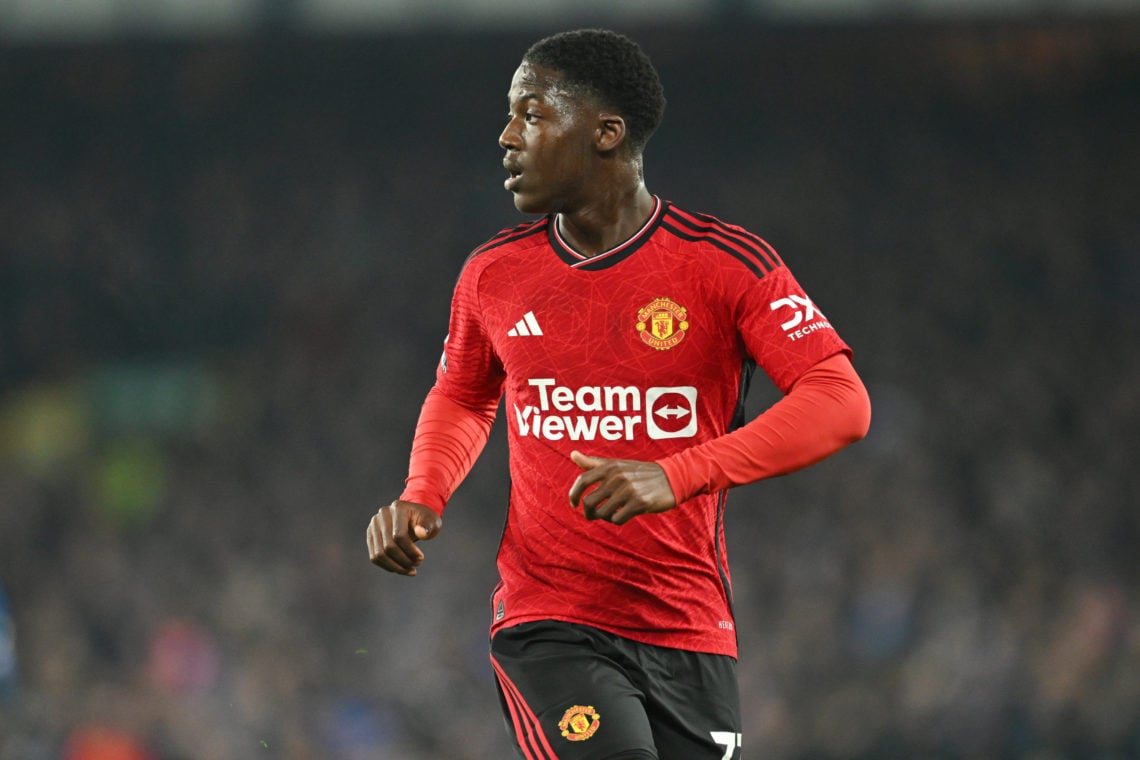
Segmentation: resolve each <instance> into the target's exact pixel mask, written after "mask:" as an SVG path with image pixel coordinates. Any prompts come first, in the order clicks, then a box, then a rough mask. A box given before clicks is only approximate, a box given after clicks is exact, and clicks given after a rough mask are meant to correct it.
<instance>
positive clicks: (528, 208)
mask: <svg viewBox="0 0 1140 760" xmlns="http://www.w3.org/2000/svg"><path fill="white" fill-rule="evenodd" d="M514 196H515V208H517V209H518V210H519V211H521V212H523V213H524V214H548V213H550V204H549V203H547V202H546V200H545V199H543V198H540V197H538V196H535V195H532V194H530V193H525V192H522V193H520V192H518V191H515V193H514Z"/></svg>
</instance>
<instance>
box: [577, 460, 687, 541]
mask: <svg viewBox="0 0 1140 760" xmlns="http://www.w3.org/2000/svg"><path fill="white" fill-rule="evenodd" d="M570 459H571V460H572V461H573V462H574V464H576V465H578V466H579V467H581V468H582V473H581V474H580V475H579V476H578V478H577V480H575V481H574V485H572V486H571V487H570V504H571V506H575V507H579V506H580V507H581V508H582V514H583V515H584V516H585V517H586V519H587V520H606V521H608V522H612V523H613V524H614V525H623V524H625V523H627V522H629V521H630V520H632V519H633V518H635V517H637V516H638V515H645V514H653V513H657V512H664V511H666V510H668V509H672V508H673V507H675V506H677V500H676V499H675V498H674V496H673V489H672V487H671V486H670V485H669V479H668V478H667V477H665V471H664V470H663V469H661V465H659V464H657V463H656V462H639V461H636V460H633V459H605V458H603V457H592V456H587V455H586V454H583V453H581V452H578V451H573V452H571V453H570Z"/></svg>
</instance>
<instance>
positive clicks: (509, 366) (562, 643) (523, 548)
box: [367, 29, 870, 760]
mask: <svg viewBox="0 0 1140 760" xmlns="http://www.w3.org/2000/svg"><path fill="white" fill-rule="evenodd" d="M508 102H509V111H508V115H507V124H506V127H505V128H504V129H503V132H502V134H501V135H500V136H499V145H500V147H501V148H502V149H503V151H504V157H503V167H504V168H505V169H506V171H507V179H506V181H505V183H504V185H505V187H506V189H507V190H508V191H510V192H511V194H512V195H513V196H514V202H515V206H516V207H517V208H518V209H519V210H520V211H522V212H524V213H526V214H537V215H540V216H539V218H537V219H535V220H533V221H529V222H526V223H524V224H520V225H519V226H517V227H514V228H512V229H507V230H503V231H502V232H499V233H498V234H497V235H495V236H494V237H492V238H490V239H489V240H487V242H485V243H483V244H482V245H480V246H479V247H477V248H476V249H475V250H474V251H473V252H472V253H471V255H470V256H469V257H468V259H467V261H466V262H465V264H464V266H463V269H462V272H461V274H460V276H459V280H458V283H457V284H456V287H455V291H454V294H453V299H452V305H451V318H450V329H449V333H448V336H447V337H446V339H445V340H444V354H443V357H442V359H441V361H440V364H439V367H438V369H437V371H436V382H435V385H434V387H433V388H432V389H431V391H430V392H429V393H428V395H427V398H426V399H425V401H424V404H423V408H422V411H421V414H420V419H419V423H418V426H417V428H416V434H415V439H414V442H413V444H412V451H411V462H410V465H409V474H408V478H407V484H406V488H405V489H404V491H403V493H401V494H400V497H399V498H398V499H397V500H395V501H393V502H392V503H391V504H389V505H387V506H385V507H383V508H381V509H380V510H379V512H377V514H376V515H374V516H373V517H372V520H371V522H370V524H369V526H368V531H367V536H368V549H369V553H370V556H371V559H372V562H373V563H375V564H377V565H379V566H380V567H382V568H384V569H385V570H388V571H390V572H393V573H399V574H402V575H415V574H416V572H417V568H418V567H419V566H420V564H421V563H422V561H423V559H424V554H423V552H422V551H421V550H420V547H419V546H418V545H417V542H418V541H422V540H426V539H430V538H432V537H434V536H435V535H436V534H437V533H438V532H439V530H440V527H441V525H442V515H443V512H444V508H445V507H446V505H447V502H448V498H449V497H450V495H451V494H452V492H453V491H454V490H455V488H456V486H457V485H458V484H459V483H460V481H461V480H462V479H463V478H464V476H465V475H466V474H467V472H468V471H469V470H470V468H471V465H472V464H473V462H474V460H475V458H476V457H477V456H478V455H479V453H480V451H481V450H482V449H483V446H484V444H485V443H486V441H487V437H488V434H489V431H490V428H491V423H492V421H493V419H494V417H495V414H496V410H497V408H498V405H499V401H500V398H502V397H504V396H505V402H504V407H503V413H504V414H505V415H506V417H507V429H508V439H509V446H510V477H511V491H510V499H509V504H508V505H507V514H506V527H505V529H504V532H503V537H502V542H501V545H500V547H499V552H498V560H497V561H498V568H499V572H500V575H501V581H500V583H499V584H498V585H497V587H496V588H495V590H494V594H493V596H492V600H491V609H490V615H491V637H492V638H491V662H492V665H493V669H494V672H495V675H496V677H497V680H498V691H499V698H500V702H501V704H502V709H503V715H504V718H505V720H506V725H507V729H508V732H509V734H510V736H511V739H512V740H513V742H514V744H515V747H516V750H517V754H518V756H519V757H522V758H526V759H527V760H540V759H541V760H550V759H552V758H560V759H563V760H586V759H587V758H589V759H591V760H595V759H597V760H600V759H602V758H611V759H616V758H639V759H640V758H646V759H648V758H658V759H659V760H728V759H733V758H739V757H740V752H741V745H742V736H741V733H742V731H741V716H740V705H739V696H738V687H737V678H736V655H737V641H736V623H735V622H734V617H733V609H732V604H733V603H732V590H731V585H730V581H729V571H728V563H727V558H726V557H725V538H724V510H725V498H726V496H727V492H728V490H729V489H730V488H731V487H733V486H737V485H741V484H744V483H750V482H753V481H756V480H760V479H762V478H769V477H774V476H777V475H783V474H785V473H790V472H793V471H795V470H798V469H800V468H802V467H806V466H808V465H810V464H812V463H814V462H818V461H819V460H821V459H823V458H824V457H827V456H829V455H831V454H833V453H835V452H836V451H838V450H839V449H841V448H843V447H844V446H846V445H847V444H849V443H852V442H854V441H857V440H859V439H861V438H862V437H863V436H864V435H866V432H867V428H868V425H869V424H870V401H869V399H868V397H867V392H866V390H865V388H864V386H863V383H862V382H861V380H860V379H859V376H858V375H857V374H856V373H855V370H854V369H853V368H852V365H851V361H850V357H851V351H850V349H849V348H848V346H847V344H846V343H844V342H843V340H842V339H840V337H839V335H838V333H837V332H836V330H835V328H834V327H833V326H832V324H831V323H830V322H829V321H828V320H827V318H826V317H825V316H824V315H823V313H822V312H821V311H820V310H819V308H818V307H817V306H816V304H815V303H814V302H813V301H812V300H811V299H810V298H809V297H808V296H807V294H806V293H805V292H804V290H803V289H802V288H801V287H800V286H799V284H798V283H797V282H796V280H795V278H794V277H793V276H792V274H791V272H790V271H789V270H788V268H787V266H785V264H784V262H783V260H782V259H781V258H780V256H779V255H778V254H777V253H776V251H775V250H774V249H773V248H772V247H771V246H770V245H768V243H766V242H765V241H764V240H762V239H760V238H759V237H757V236H756V235H754V234H752V233H751V232H749V231H747V230H745V229H743V228H741V227H738V226H735V225H732V224H728V223H726V222H722V221H720V220H719V219H717V218H715V217H713V216H709V215H707V214H701V213H695V212H693V211H689V210H687V209H683V208H679V207H678V206H676V205H673V204H672V203H670V202H669V201H667V200H663V199H661V198H659V197H657V196H655V195H653V194H652V193H650V192H649V190H648V189H647V188H646V185H645V179H644V172H643V151H644V149H645V145H646V142H647V141H648V140H649V138H650V136H651V135H652V134H653V132H654V130H655V129H656V128H657V126H658V123H659V122H660V120H661V116H662V113H663V110H664V107H665V98H664V96H663V93H662V87H661V82H660V80H659V79H658V75H657V72H656V70H655V69H654V67H653V65H652V64H651V63H650V61H649V58H648V57H647V56H646V55H645V53H644V52H643V51H642V50H641V48H640V47H639V46H638V45H637V44H636V43H634V42H632V41H631V40H630V39H628V38H627V37H625V36H622V35H620V34H617V33H614V32H611V31H606V30H595V29H587V30H577V31H570V32H565V33H561V34H556V35H554V36H552V37H548V38H546V39H543V40H540V41H539V42H537V43H535V44H534V45H533V46H532V47H531V48H530V49H529V50H527V51H526V54H525V55H524V56H523V59H522V63H521V64H520V65H519V67H518V69H517V70H516V71H515V73H514V78H513V79H512V80H511V85H510V90H509V92H508ZM757 365H759V367H760V368H761V369H762V370H763V371H764V373H765V374H766V375H767V376H768V377H769V378H770V379H771V381H772V382H773V383H775V385H776V386H777V387H778V388H779V389H780V391H782V392H783V394H784V395H783V397H782V398H781V399H780V400H779V401H778V402H777V403H776V404H774V405H773V406H772V407H771V408H769V409H768V410H767V411H765V412H763V413H762V414H760V415H758V416H756V417H755V418H753V419H751V420H744V419H742V412H743V398H744V393H745V391H746V390H747V387H748V383H749V379H750V377H751V375H752V371H753V369H754V367H755V366H757Z"/></svg>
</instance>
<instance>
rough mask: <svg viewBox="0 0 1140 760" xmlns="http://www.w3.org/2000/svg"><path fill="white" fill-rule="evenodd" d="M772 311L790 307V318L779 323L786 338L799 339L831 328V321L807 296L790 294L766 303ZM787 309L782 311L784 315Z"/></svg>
mask: <svg viewBox="0 0 1140 760" xmlns="http://www.w3.org/2000/svg"><path fill="white" fill-rule="evenodd" d="M768 306H769V307H770V308H771V309H772V311H777V310H779V309H784V310H787V309H791V319H789V320H788V321H787V322H782V323H780V329H781V330H783V331H784V334H786V335H787V336H788V340H799V339H800V338H804V337H807V336H808V335H810V334H811V333H813V332H815V331H816V330H833V329H835V328H833V327H832V326H831V323H830V322H828V321H827V318H826V317H824V316H823V313H822V312H820V311H819V310H818V309H816V307H815V304H814V303H812V302H811V299H810V298H808V297H807V296H798V295H795V294H793V295H790V296H788V297H787V298H781V299H779V300H776V301H773V302H772V303H770V304H768ZM786 314H787V311H784V315H786Z"/></svg>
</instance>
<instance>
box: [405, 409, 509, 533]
mask: <svg viewBox="0 0 1140 760" xmlns="http://www.w3.org/2000/svg"><path fill="white" fill-rule="evenodd" d="M497 408H498V401H497V400H496V401H494V402H492V403H489V404H488V405H486V406H484V407H480V408H470V407H466V406H463V405H461V404H457V403H456V402H454V401H452V400H451V399H449V398H448V397H447V396H445V395H443V393H441V392H440V391H439V390H438V389H437V388H432V389H431V390H430V391H429V392H428V395H427V398H426V399H424V405H423V408H422V409H421V410H420V419H419V422H418V423H417V425H416V434H415V438H414V439H413V440H412V453H411V457H410V459H409V462H408V478H407V480H406V481H405V487H404V492H403V493H402V494H400V499H401V500H403V501H411V502H415V503H417V504H423V505H425V506H428V507H431V508H432V509H434V510H435V511H436V512H438V513H440V514H443V510H444V507H446V506H447V500H448V499H450V498H451V494H452V493H453V492H454V491H455V489H456V488H458V487H459V484H460V483H461V482H462V481H463V478H465V477H466V476H467V473H468V472H470V471H471V467H472V465H474V464H475V460H476V459H477V458H478V457H479V454H480V452H482V451H483V447H484V446H485V445H486V444H487V438H488V437H489V436H490V434H491V425H492V423H494V421H495V410H496V409H497Z"/></svg>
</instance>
